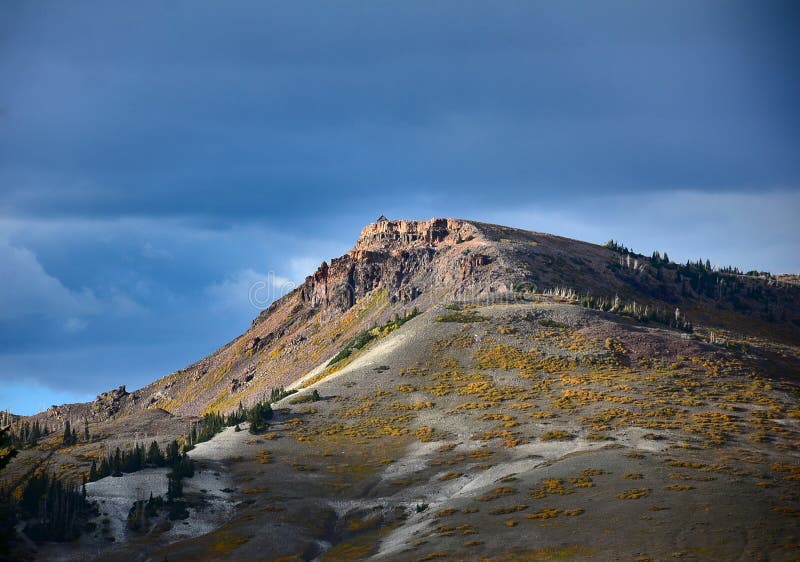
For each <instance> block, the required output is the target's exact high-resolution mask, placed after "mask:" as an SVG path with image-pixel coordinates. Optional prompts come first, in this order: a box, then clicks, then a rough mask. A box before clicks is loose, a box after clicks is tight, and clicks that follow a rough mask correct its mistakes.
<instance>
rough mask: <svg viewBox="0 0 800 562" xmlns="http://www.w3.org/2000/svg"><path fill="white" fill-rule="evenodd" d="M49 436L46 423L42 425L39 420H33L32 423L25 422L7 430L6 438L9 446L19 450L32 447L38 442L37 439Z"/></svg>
mask: <svg viewBox="0 0 800 562" xmlns="http://www.w3.org/2000/svg"><path fill="white" fill-rule="evenodd" d="M49 434H50V429H49V428H48V427H47V423H45V424H44V425H42V424H40V423H39V420H34V422H33V423H31V422H29V421H28V420H25V421H23V422H20V423H17V424H16V425H13V426H10V427H9V428H8V438H9V439H10V441H11V444H13V446H14V447H18V448H20V449H24V448H26V447H33V446H34V445H36V444H37V443H38V442H39V439H41V438H42V437H44V436H45V435H49Z"/></svg>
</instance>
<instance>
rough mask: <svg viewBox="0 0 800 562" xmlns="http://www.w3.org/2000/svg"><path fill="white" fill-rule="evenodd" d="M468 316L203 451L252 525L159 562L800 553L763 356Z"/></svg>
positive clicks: (644, 333) (620, 330)
mask: <svg viewBox="0 0 800 562" xmlns="http://www.w3.org/2000/svg"><path fill="white" fill-rule="evenodd" d="M453 312H454V311H451V310H447V309H444V308H437V309H432V310H431V311H429V312H428V313H426V314H424V315H422V316H420V317H418V318H416V319H414V320H413V321H411V322H409V323H408V324H406V325H405V326H404V327H403V328H402V329H400V330H398V331H397V332H395V333H392V334H390V335H389V336H387V337H386V338H385V339H383V340H380V341H379V342H378V343H376V344H374V345H373V346H372V347H370V348H367V349H365V350H364V351H363V352H362V353H361V354H358V355H357V356H355V357H353V358H352V359H351V361H350V363H349V364H346V365H343V366H341V368H339V369H327V370H325V369H321V370H320V371H319V372H317V373H316V374H315V376H314V377H311V378H310V379H307V381H311V380H315V379H316V382H314V383H313V388H316V389H317V390H318V392H319V393H320V395H321V400H319V401H316V402H303V401H302V397H303V396H304V395H306V394H310V390H311V388H312V386H310V387H308V388H307V389H306V390H304V391H302V392H301V393H299V394H297V395H293V396H291V397H289V398H286V399H284V400H283V401H282V402H281V403H280V404H279V405H278V407H279V411H278V414H277V416H276V419H275V420H274V423H272V424H271V426H270V428H269V430H268V431H267V432H266V433H265V434H263V435H258V436H253V435H250V434H249V433H247V432H238V433H237V432H233V431H232V430H228V431H226V432H225V433H224V434H222V435H220V436H218V437H216V438H215V439H213V440H212V441H211V442H208V443H205V444H203V445H201V447H199V448H198V451H197V454H201V455H203V456H204V458H206V459H210V460H213V461H214V462H216V463H219V464H218V465H217V466H218V467H219V471H220V473H224V474H225V475H226V477H229V478H230V479H231V481H232V482H233V484H232V485H233V487H234V489H235V491H234V492H233V494H232V498H231V499H232V500H233V501H236V502H237V508H236V509H235V510H234V511H233V512H232V514H231V517H230V519H229V520H228V521H227V522H226V523H224V524H223V525H222V526H220V527H219V528H218V529H216V530H214V531H213V532H211V533H208V534H206V535H203V536H199V537H193V538H192V539H191V540H182V541H177V542H174V543H173V544H171V545H169V546H167V547H163V548H159V547H156V546H147V547H144V548H147V552H148V554H147V556H150V557H152V559H162V558H163V557H165V556H166V557H167V558H168V559H220V560H222V559H230V560H271V559H285V560H311V559H320V560H353V559H360V558H370V559H372V558H374V559H386V560H435V559H453V560H456V559H464V560H473V559H479V558H481V559H490V560H540V559H556V558H557V559H573V558H574V559H640V560H646V559H652V560H671V559H674V558H685V559H703V560H723V559H724V560H733V559H741V560H759V559H764V560H767V559H769V560H783V559H786V560H790V559H794V558H797V557H798V556H800V550H798V546H797V544H798V516H799V515H800V495H799V494H798V491H797V490H798V488H797V482H798V480H800V453H798V444H799V443H800V428H798V412H799V410H798V388H797V385H796V384H795V383H791V382H788V381H787V380H772V379H769V378H766V377H764V376H763V375H761V374H760V372H759V371H758V360H757V358H756V356H755V355H753V357H752V359H745V360H742V359H741V358H740V357H738V356H736V355H733V354H731V353H729V352H728V351H727V350H726V348H725V347H724V346H720V345H710V344H708V343H705V342H702V341H697V340H696V339H692V338H689V337H687V336H686V335H685V334H681V333H679V332H674V331H670V330H663V329H657V328H652V327H644V326H640V325H629V324H627V323H625V322H623V323H620V321H619V320H618V319H616V318H614V317H612V316H610V315H605V314H602V313H596V312H591V311H586V310H584V309H581V308H579V307H576V306H573V305H569V304H560V303H531V304H522V305H494V306H489V307H482V308H475V309H473V310H469V311H460V312H459V314H465V313H467V314H468V315H469V316H470V317H471V319H472V320H475V321H470V322H461V321H455V322H440V321H437V319H442V318H443V317H446V315H448V314H452V313H453ZM455 318H456V319H457V320H460V319H463V318H464V317H463V316H456V317H455ZM786 352H787V353H788V352H789V350H786ZM795 360H796V359H795ZM135 548H136V549H137V551H138V549H140V548H143V546H142V545H136V546H135ZM119 552H129V551H128V550H125V549H124V548H123V549H122V550H121V551H117V554H118V553H119ZM284 557H285V558H284Z"/></svg>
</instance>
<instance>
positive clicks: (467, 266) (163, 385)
mask: <svg viewBox="0 0 800 562" xmlns="http://www.w3.org/2000/svg"><path fill="white" fill-rule="evenodd" d="M382 219H383V220H378V221H376V222H374V223H371V224H368V225H367V226H365V227H364V228H363V230H362V231H361V234H360V236H359V237H358V239H357V241H356V243H355V245H354V246H353V248H352V249H351V250H350V251H349V252H347V253H346V254H345V255H343V256H340V257H338V258H334V259H332V260H331V261H330V264H328V263H326V262H323V263H322V264H321V265H320V266H319V268H318V269H317V271H316V272H314V273H313V274H312V275H309V276H308V277H307V278H306V280H305V282H304V283H303V284H302V285H301V286H300V287H298V288H297V289H295V290H294V291H292V292H291V293H289V294H287V295H286V296H284V297H282V298H280V299H278V300H277V301H276V302H275V303H273V304H272V305H271V306H270V307H269V308H268V309H266V310H264V311H263V312H262V313H261V314H259V315H258V317H257V318H256V319H255V320H254V321H253V325H252V326H251V328H250V329H249V330H248V331H247V332H245V333H244V334H242V335H241V336H240V337H238V338H236V339H235V340H234V341H232V342H230V343H229V344H227V345H226V346H224V347H222V348H220V349H219V350H217V351H215V352H214V353H212V354H211V355H209V356H208V357H206V358H204V359H202V360H200V361H198V362H197V363H195V364H193V365H190V366H189V367H187V368H185V369H183V370H181V371H178V372H176V373H173V374H171V375H169V376H167V377H165V378H164V379H161V380H159V381H157V382H155V383H153V384H151V385H148V386H146V387H144V388H143V389H141V390H139V391H136V392H134V393H132V394H131V395H130V398H129V399H128V401H127V405H126V408H128V409H129V410H130V409H135V408H142V407H144V408H153V407H156V408H163V409H164V410H167V411H169V412H171V413H174V414H199V413H202V412H205V411H213V410H225V409H230V408H233V407H235V406H236V405H237V404H238V403H239V402H240V401H242V402H244V403H245V404H247V403H251V402H254V401H257V400H258V399H260V398H262V397H263V396H264V395H265V394H266V393H267V392H268V391H269V389H270V388H274V387H279V386H286V385H290V384H292V383H294V382H295V381H296V380H297V379H298V378H299V377H300V376H302V375H304V374H305V373H307V372H309V371H311V370H313V369H314V368H315V367H318V366H320V365H321V364H323V363H324V362H325V361H327V360H329V359H330V358H331V357H333V356H334V355H335V354H336V353H337V352H338V351H339V349H340V348H341V347H342V346H343V345H345V344H346V342H347V341H348V340H350V339H352V338H353V337H355V336H356V335H357V334H358V333H360V332H363V331H364V330H366V329H368V328H370V327H372V326H374V325H378V324H381V323H382V322H385V321H387V320H389V319H391V318H393V317H394V316H395V315H398V314H406V313H408V312H409V311H410V310H412V309H416V310H418V311H424V310H427V309H429V308H430V307H432V306H435V305H437V304H447V303H450V302H462V301H463V302H490V301H515V300H518V299H523V300H524V299H525V298H528V297H530V296H532V295H534V294H536V293H537V292H538V293H544V292H550V293H552V292H554V291H555V292H559V291H561V292H562V296H571V297H573V299H574V300H575V301H578V300H580V299H581V298H583V299H584V301H586V302H584V304H586V305H589V306H595V307H599V308H604V309H606V310H611V309H612V308H613V309H614V311H616V312H625V313H626V314H627V315H629V316H640V317H641V318H642V319H646V320H647V319H649V320H653V319H654V315H660V316H661V317H662V318H661V319H662V320H663V319H669V318H673V317H674V315H675V313H676V311H677V313H678V315H679V318H680V319H685V321H686V322H687V323H691V322H695V323H702V324H701V326H700V328H701V329H707V330H712V329H714V328H715V327H716V328H718V329H725V328H733V329H742V330H744V331H745V332H753V333H758V332H759V331H761V332H763V331H765V330H771V331H773V332H775V333H776V334H777V335H778V336H779V337H780V338H781V339H782V340H784V341H793V342H797V341H798V340H800V329H798V322H800V320H798V319H800V296H799V295H800V291H798V289H797V287H796V286H795V285H792V284H786V283H781V282H779V281H777V280H775V279H772V278H768V279H763V278H757V277H748V276H745V275H741V274H738V273H734V272H724V271H717V270H714V269H712V268H711V267H710V266H707V265H706V264H689V265H679V264H674V263H672V262H669V261H665V260H663V259H654V258H653V257H645V256H643V255H638V254H635V253H633V252H632V251H629V250H627V249H626V248H624V247H621V246H620V247H617V246H615V245H611V244H609V245H606V246H598V245H595V244H590V243H586V242H580V241H577V240H571V239H568V238H563V237H560V236H554V235H550V234H543V233H538V232H530V231H525V230H519V229H514V228H509V227H504V226H498V225H492V224H485V223H479V222H475V221H467V220H461V219H436V218H434V219H431V220H421V221H417V220H386V219H385V218H383V217H382ZM586 297H589V298H588V299H587V298H586ZM615 299H616V301H617V304H616V306H615V305H614V301H615ZM589 301H591V302H589ZM601 301H604V303H605V304H603V303H602V302H601ZM626 307H627V309H630V310H627V309H626ZM636 307H638V308H639V309H640V312H639V313H638V314H637V313H635V311H634V308H636ZM623 309H626V310H623ZM723 319H724V320H725V321H727V324H726V322H723Z"/></svg>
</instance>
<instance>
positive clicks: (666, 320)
mask: <svg viewBox="0 0 800 562" xmlns="http://www.w3.org/2000/svg"><path fill="white" fill-rule="evenodd" d="M578 302H579V303H580V305H581V306H583V307H584V308H592V309H595V310H602V311H605V312H612V313H614V314H617V315H618V316H627V317H629V318H634V319H636V320H639V321H640V322H657V323H659V324H664V325H666V326H669V327H670V328H675V329H678V330H682V331H684V332H691V331H692V330H693V329H694V327H693V326H692V323H691V322H689V321H688V320H687V319H686V316H685V315H683V314H682V313H681V310H680V308H677V307H676V308H675V309H674V310H667V309H665V308H661V307H659V306H653V305H650V304H645V305H644V306H642V305H641V304H639V303H637V302H636V301H626V300H623V299H621V298H620V297H619V296H615V297H614V298H613V299H611V298H608V297H596V296H594V295H584V296H582V297H580V299H578Z"/></svg>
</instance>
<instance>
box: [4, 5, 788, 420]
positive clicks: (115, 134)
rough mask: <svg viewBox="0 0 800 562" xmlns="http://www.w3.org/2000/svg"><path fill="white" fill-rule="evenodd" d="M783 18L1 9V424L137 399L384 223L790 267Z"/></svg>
mask: <svg viewBox="0 0 800 562" xmlns="http://www.w3.org/2000/svg"><path fill="white" fill-rule="evenodd" d="M796 6H797V4H796V3H794V2H777V1H774V2H742V3H739V2H713V1H707V2H696V1H678V2H670V3H664V2H659V3H656V2H641V1H630V2H603V3H599V2H557V3H554V2H530V1H525V2H512V1H509V2H502V3H498V2H480V3H478V2H468V1H463V0H459V1H452V2H430V1H424V2H422V1H420V2H413V1H412V2H394V3H390V2H381V1H364V2H335V3H334V2H292V3H274V2H236V3H220V2H207V1H191V2H189V1H186V2H182V1H176V0H173V1H170V2H136V3H134V2H89V1H84V2H79V3H68V2H63V3H57V2H35V1H34V2H30V1H21V0H9V1H6V2H4V3H3V6H2V8H0V10H2V15H1V16H0V76H2V77H3V79H2V81H0V381H2V384H1V385H0V407H10V408H11V409H12V410H14V411H16V412H20V413H31V412H33V411H35V410H38V409H41V408H43V407H47V406H49V405H50V404H52V403H61V402H65V401H75V400H87V399H92V398H93V397H94V396H95V395H96V394H97V393H99V392H101V391H104V390H107V389H109V388H112V387H116V386H119V385H121V384H127V385H128V387H129V388H137V387H139V386H141V385H143V384H146V383H147V382H149V381H151V380H153V379H154V378H157V377H159V376H161V375H164V374H167V373H169V372H171V371H173V370H175V369H178V368H180V367H182V366H184V365H186V364H188V363H189V362H191V361H194V360H196V359H198V358H200V357H202V356H204V355H205V354H207V353H208V352H210V351H212V350H213V349H215V348H216V347H218V346H219V345H221V344H223V343H225V342H226V341H228V340H229V339H230V338H232V337H234V336H236V335H237V334H239V333H240V332H241V331H243V330H244V329H245V328H246V327H247V325H248V324H249V322H250V320H251V319H252V318H253V317H254V316H255V315H256V314H257V312H258V310H257V308H255V307H253V306H252V305H251V304H250V302H249V301H250V299H249V291H250V287H252V285H253V283H255V282H258V281H263V282H265V283H267V284H268V285H269V287H271V289H270V291H268V292H267V293H266V295H267V296H275V295H278V294H280V293H281V292H282V291H285V290H287V289H289V288H291V287H292V286H293V284H295V283H298V282H300V281H301V280H302V279H303V278H304V277H305V275H307V274H309V273H311V272H312V271H313V270H314V268H315V267H316V266H317V265H318V264H319V262H321V261H322V260H323V259H330V258H331V257H332V256H336V255H339V254H341V253H343V252H344V251H346V250H347V249H348V248H349V247H350V246H351V245H352V243H353V242H354V240H355V238H356V236H357V235H358V232H359V229H360V228H361V226H363V225H364V224H365V223H367V222H370V221H371V220H374V219H375V218H376V217H377V216H378V215H380V214H382V213H383V214H386V215H387V216H390V217H394V218H400V217H407V218H430V217H431V216H460V217H466V218H474V219H480V220H486V221H492V222H499V223H503V224H509V225H512V226H518V227H523V228H529V229H533V230H540V231H547V232H553V233H557V234H561V235H565V236H571V237H575V238H580V239H584V240H590V241H594V242H603V241H605V240H607V239H609V238H612V237H613V238H615V239H619V240H622V241H624V242H625V243H626V244H627V245H629V246H631V247H633V248H635V249H637V250H639V251H642V252H646V253H649V252H651V251H652V250H654V249H659V250H666V251H668V252H669V254H670V256H671V257H673V258H678V259H688V258H693V259H694V258H698V257H703V258H706V257H708V258H710V259H711V260H712V261H713V262H715V263H720V264H723V265H726V264H732V265H738V266H740V267H743V268H746V269H750V268H758V269H767V270H771V271H774V272H779V271H792V272H797V271H800V251H798V248H799V247H800V234H799V233H798V229H797V228H796V224H795V223H796V221H797V218H798V215H799V214H800V189H799V187H800V158H799V157H798V155H800V112H799V111H798V109H797V103H796V100H797V99H798V94H799V93H800V88H798V86H800V60H798V58H800V57H798V53H800V45H798V42H800V41H799V40H798V37H797V34H796V29H797V26H798V23H800V17H799V16H800V14H799V13H798V12H799V11H800V10H799V9H798V8H797V7H796Z"/></svg>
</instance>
